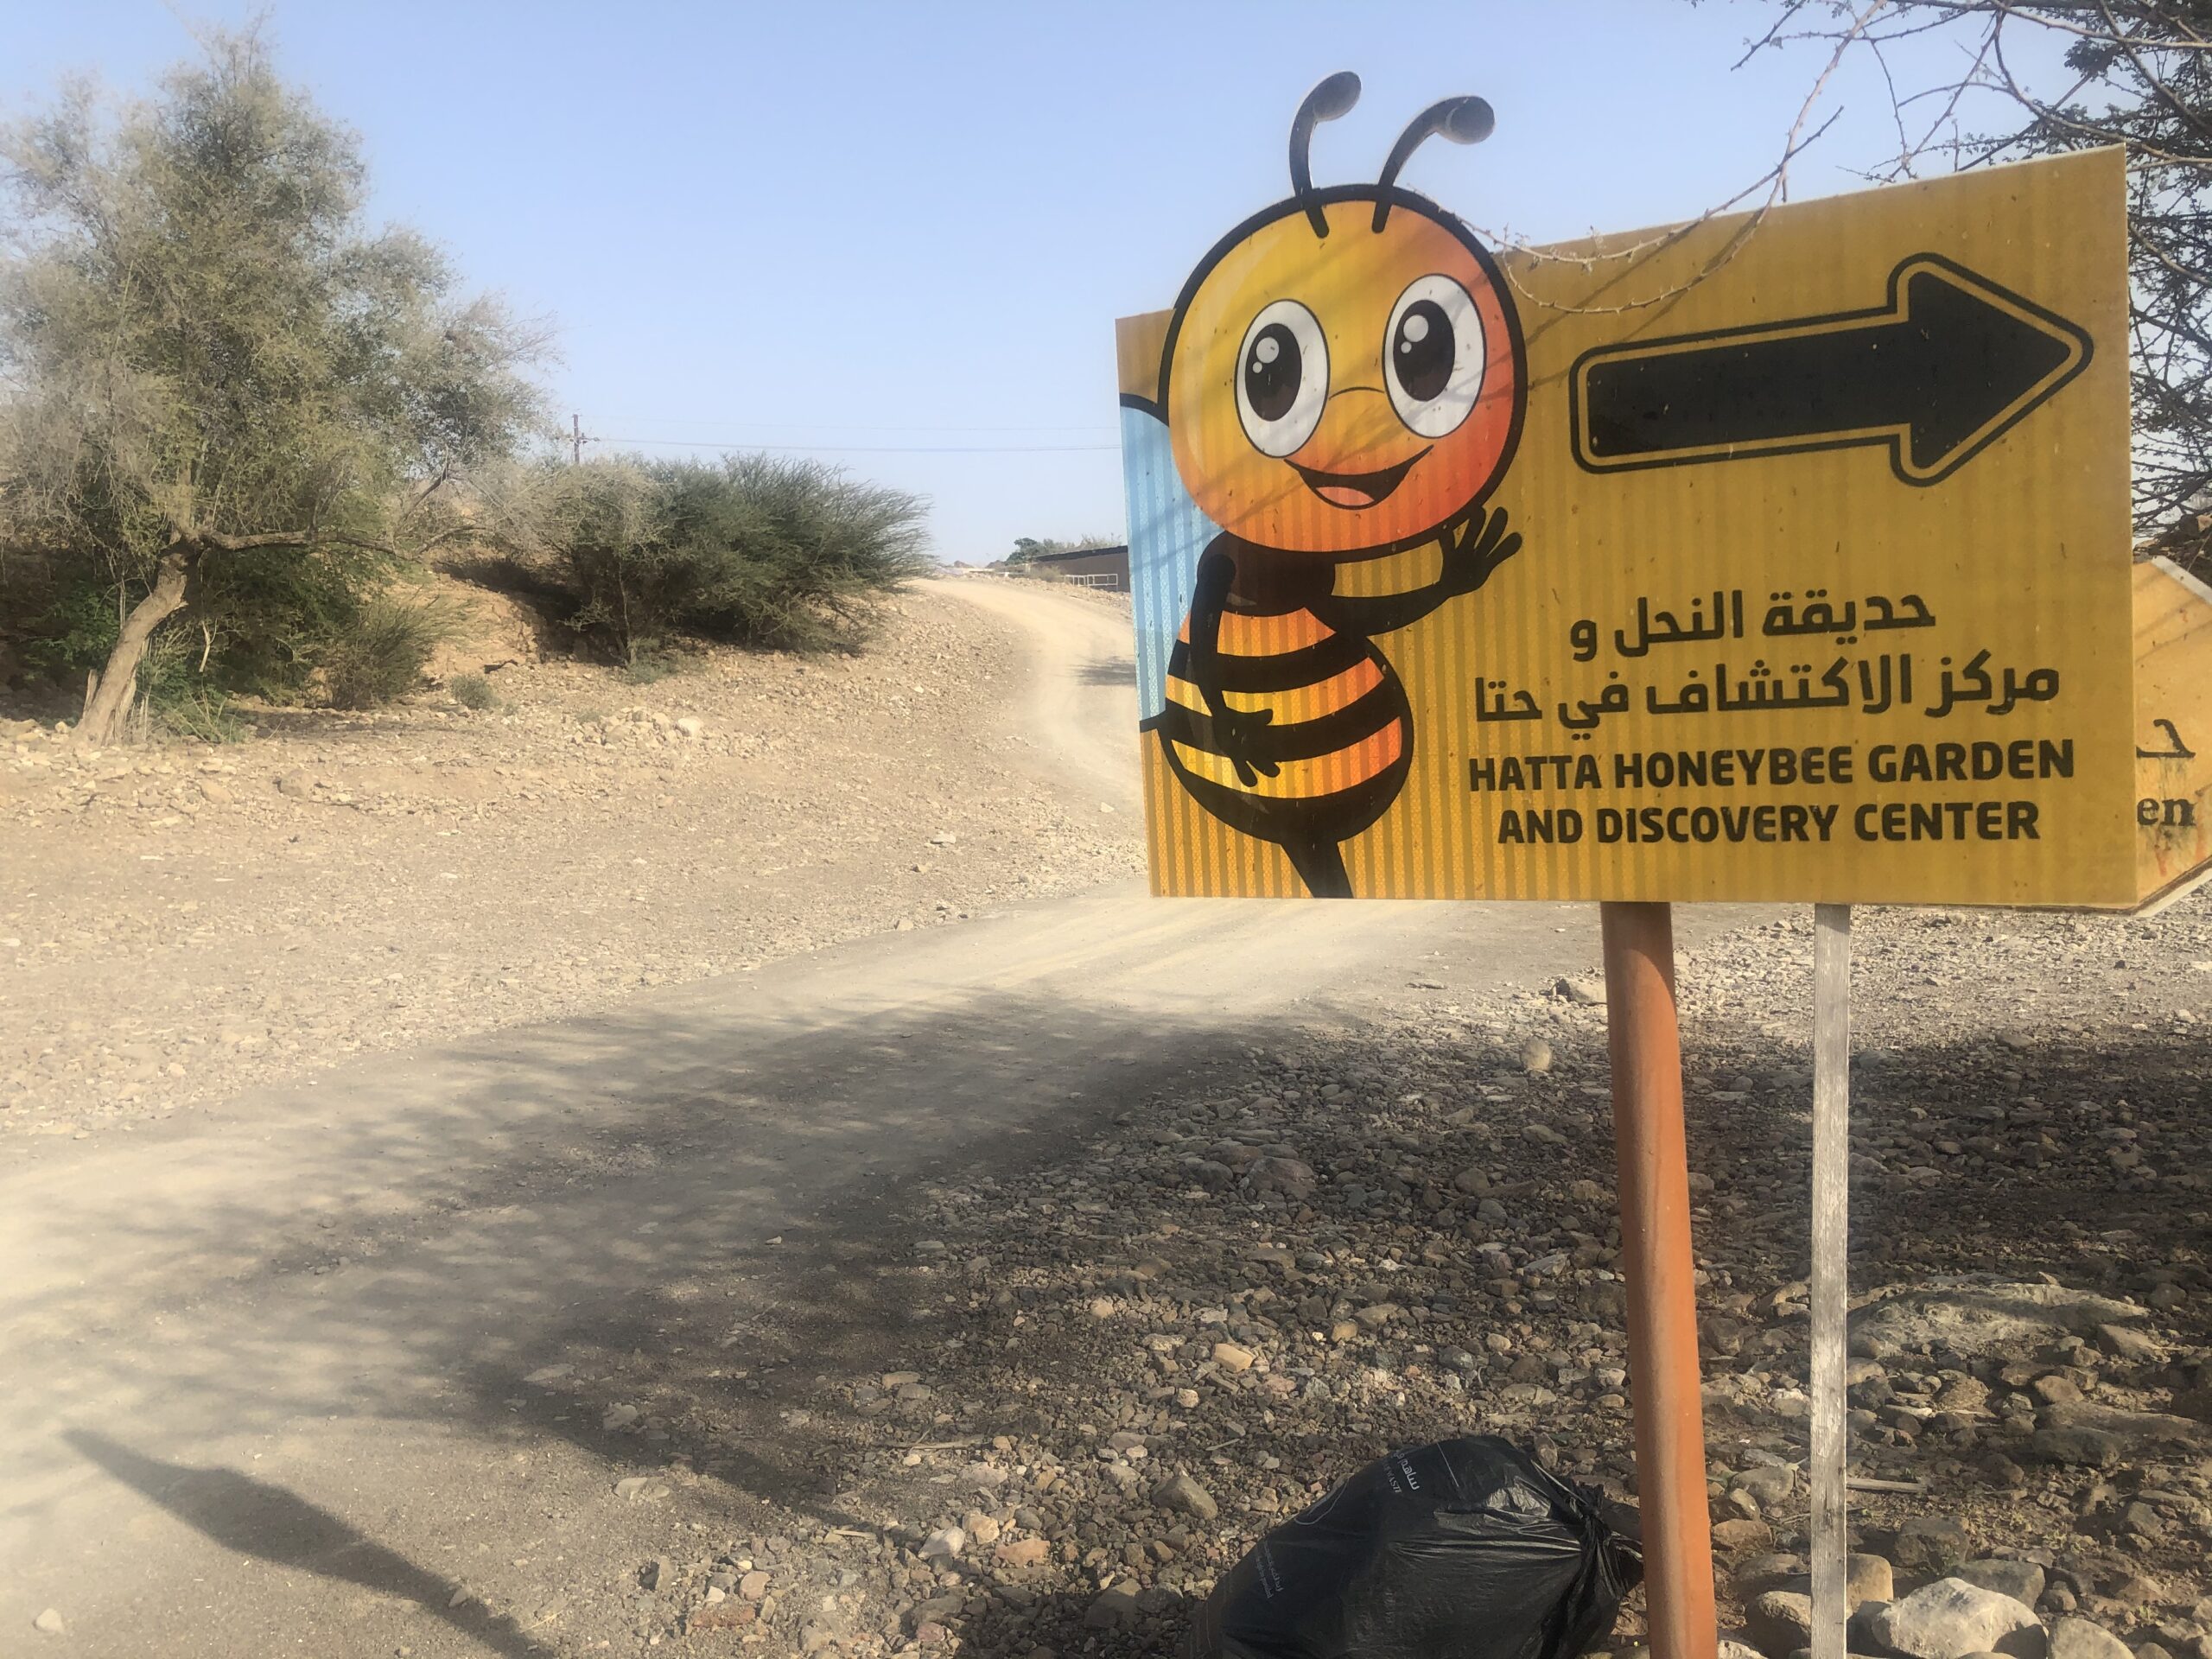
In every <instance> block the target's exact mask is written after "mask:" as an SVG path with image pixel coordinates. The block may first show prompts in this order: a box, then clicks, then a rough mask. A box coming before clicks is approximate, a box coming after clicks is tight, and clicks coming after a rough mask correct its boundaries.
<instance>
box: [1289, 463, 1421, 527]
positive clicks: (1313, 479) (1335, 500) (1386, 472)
mask: <svg viewBox="0 0 2212 1659" xmlns="http://www.w3.org/2000/svg"><path fill="white" fill-rule="evenodd" d="M1427 453H1428V451H1427V450H1426V449H1422V450H1420V451H1418V452H1417V453H1415V454H1410V455H1408V456H1407V457H1406V458H1405V459H1404V460H1403V461H1400V462H1399V463H1398V464H1397V465H1396V466H1395V467H1384V468H1383V470H1382V471H1380V472H1377V473H1325V472H1321V471H1319V469H1318V468H1315V467H1300V466H1299V465H1298V463H1297V462H1296V461H1292V462H1291V463H1290V464H1291V465H1292V466H1293V467H1296V468H1297V471H1298V475H1299V477H1300V478H1302V479H1304V480H1306V488H1307V489H1309V490H1311V491H1313V493H1314V494H1316V495H1318V496H1319V497H1320V498H1321V499H1323V500H1324V501H1325V502H1327V503H1328V504H1329V505H1331V506H1332V507H1342V508H1344V510H1345V511H1346V512H1356V511H1357V510H1358V509H1359V508H1361V507H1371V506H1374V505H1376V504H1377V503H1378V502H1380V501H1383V500H1384V499H1386V498H1388V497H1389V493H1390V492H1391V491H1393V490H1395V489H1396V488H1397V487H1398V486H1399V485H1401V484H1402V483H1403V482H1405V478H1406V474H1408V473H1409V472H1411V471H1413V469H1414V462H1415V461H1419V460H1420V459H1421V456H1423V455H1426V454H1427Z"/></svg>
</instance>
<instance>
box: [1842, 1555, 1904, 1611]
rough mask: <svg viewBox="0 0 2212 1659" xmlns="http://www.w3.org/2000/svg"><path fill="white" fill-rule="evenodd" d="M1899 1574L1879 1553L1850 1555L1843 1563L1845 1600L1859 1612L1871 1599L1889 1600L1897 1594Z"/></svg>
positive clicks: (1850, 1608)
mask: <svg viewBox="0 0 2212 1659" xmlns="http://www.w3.org/2000/svg"><path fill="white" fill-rule="evenodd" d="M1896 1594H1897V1574H1896V1573H1894V1572H1892V1571H1891V1567H1890V1564H1889V1563H1888V1562H1887V1561H1885V1560H1883V1559H1882V1558H1881V1557H1880V1556H1879V1555H1856V1554H1854V1555H1848V1556H1846V1557H1845V1558H1844V1563H1843V1600H1844V1605H1845V1606H1846V1607H1847V1608H1848V1609H1849V1610H1850V1611H1853V1612H1854V1613H1855V1612H1857V1611H1859V1609H1860V1608H1861V1607H1863V1606H1865V1605H1866V1604H1867V1603H1868V1602H1870V1601H1888V1600H1890V1599H1892V1598H1893V1597H1895V1596H1896Z"/></svg>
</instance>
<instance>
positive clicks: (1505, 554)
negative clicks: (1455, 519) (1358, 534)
mask: <svg viewBox="0 0 2212 1659" xmlns="http://www.w3.org/2000/svg"><path fill="white" fill-rule="evenodd" d="M1440 543H1441V545H1442V547H1443V550H1444V568H1443V569H1441V570H1440V571H1439V572H1438V573H1437V577H1436V580H1435V581H1434V582H1430V583H1429V584H1428V585H1427V587H1425V588H1414V590H1413V591H1412V592H1410V593H1404V594H1357V595H1355V594H1331V595H1330V596H1329V597H1328V598H1327V599H1326V600H1324V601H1321V604H1320V606H1319V607H1318V608H1319V612H1320V614H1321V615H1322V616H1323V617H1325V619H1326V620H1328V622H1329V624H1330V626H1332V627H1338V628H1349V629H1351V630H1352V631H1353V632H1357V633H1364V634H1369V635H1373V634H1377V633H1389V632H1392V631H1393V630H1394V629H1397V628H1403V627H1408V626H1411V625H1412V624H1414V623H1415V622H1418V621H1420V620H1421V618H1423V617H1424V616H1427V614H1428V613H1430V612H1431V611H1433V610H1434V609H1435V608H1436V607H1438V606H1440V605H1441V604H1443V603H1444V602H1445V601H1446V600H1450V599H1458V598H1459V596H1460V595H1461V594H1471V593H1473V592H1474V591H1475V590H1476V589H1477V588H1480V587H1481V586H1482V585H1483V584H1484V582H1488V581H1489V580H1490V579H1491V574H1492V573H1493V572H1494V571H1496V570H1497V568H1498V566H1500V565H1502V564H1503V563H1505V562H1506V561H1507V560H1508V559H1510V558H1511V557H1512V556H1514V555H1515V554H1516V553H1518V552H1519V551H1520V550H1521V532H1520V531H1517V530H1516V531H1508V530H1507V529H1506V528H1505V509H1504V508H1503V507H1500V508H1498V509H1497V511H1496V512H1484V511H1483V510H1482V509H1481V508H1479V507H1478V508H1477V509H1476V510H1475V512H1474V513H1473V515H1472V516H1471V517H1470V518H1468V519H1467V520H1466V522H1465V524H1460V525H1459V526H1457V527H1456V528H1454V529H1452V530H1447V531H1445V533H1444V535H1443V536H1442V537H1440Z"/></svg>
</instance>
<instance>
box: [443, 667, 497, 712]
mask: <svg viewBox="0 0 2212 1659" xmlns="http://www.w3.org/2000/svg"><path fill="white" fill-rule="evenodd" d="M446 690H448V691H450V692H452V693H453V700H454V702H457V703H459V704H460V705H461V707H462V708H464V709H475V710H476V711H477V712H478V713H479V714H483V713H486V712H487V711H488V710H491V709H497V708H498V707H499V693H498V692H497V691H494V690H493V689H492V682H491V681H489V680H487V679H486V678H485V677H484V676H482V675H481V674H460V675H456V676H454V679H453V682H452V683H450V684H448V686H447V687H446Z"/></svg>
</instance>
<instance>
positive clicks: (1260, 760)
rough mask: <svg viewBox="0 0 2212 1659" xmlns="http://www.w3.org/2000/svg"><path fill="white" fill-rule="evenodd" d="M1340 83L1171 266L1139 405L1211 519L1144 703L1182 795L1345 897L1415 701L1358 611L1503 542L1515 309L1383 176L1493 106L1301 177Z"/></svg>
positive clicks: (1485, 558)
mask: <svg viewBox="0 0 2212 1659" xmlns="http://www.w3.org/2000/svg"><path fill="white" fill-rule="evenodd" d="M1358 97H1359V79H1358V77H1357V76H1356V75H1353V74H1351V73H1341V74H1335V75H1332V76H1330V77H1329V78H1328V79H1326V80H1324V81H1323V82H1322V83H1321V84H1320V85H1319V86H1316V87H1315V88H1314V89H1313V92H1310V93H1308V94H1307V95H1306V100H1305V102H1304V103H1303V104H1301V105H1300V106H1299V111H1298V114H1297V118H1295V120H1294V121H1293V123H1292V124H1291V132H1290V177H1291V186H1292V194H1291V195H1290V197H1289V199H1288V200H1285V201H1281V202H1278V203H1277V204H1275V205H1274V207H1269V208H1267V209H1266V210H1265V211H1263V212H1262V213H1256V214H1255V215H1253V217H1251V218H1250V219H1246V220H1245V221H1244V222H1243V224H1242V225H1239V226H1237V227H1236V229H1235V230H1233V231H1231V232H1230V233H1229V234H1228V235H1227V236H1225V237H1224V238H1222V239H1221V241H1220V242H1218V243H1217V244H1216V245H1215V246H1214V248H1213V250H1212V251H1211V252H1210V253H1208V254H1207V255H1206V256H1205V258H1204V259H1203V260H1202V261H1200V262H1199V264H1198V269H1197V270H1194V271H1193V272H1192V274H1191V277H1190V279H1189V280H1188V281H1187V282H1186V283H1185V284H1184V287H1183V290H1182V293H1181V295H1180V296H1179V298H1178V300H1177V302H1176V305H1175V309H1174V313H1173V321H1171V322H1170V323H1169V325H1168V327H1167V332H1166V341H1165V345H1164V347H1163V350H1162V354H1161V360H1160V378H1159V382H1158V385H1159V386H1160V391H1161V396H1160V401H1159V403H1158V404H1156V405H1151V406H1150V407H1149V410H1148V411H1147V412H1150V413H1152V414H1154V415H1156V416H1160V418H1163V419H1164V420H1165V422H1166V441H1167V443H1168V446H1169V448H1170V449H1171V450H1172V453H1173V458H1174V467H1175V471H1176V472H1177V473H1178V474H1179V475H1180V477H1181V480H1182V484H1183V486H1184V488H1185V490H1186V491H1187V492H1188V494H1189V497H1190V499H1191V501H1192V503H1193V504H1194V505H1196V507H1197V508H1198V510H1199V511H1200V512H1202V513H1203V514H1204V516H1205V520H1206V521H1207V522H1208V523H1209V524H1211V525H1212V526H1214V527H1216V528H1217V530H1218V531H1219V533H1218V534H1217V535H1215V536H1214V537H1212V539H1211V542H1210V543H1208V544H1207V545H1206V546H1205V551H1204V552H1203V554H1201V555H1200V556H1199V558H1198V568H1197V571H1196V577H1195V582H1194V585H1193V587H1192V597H1191V602H1190V607H1189V611H1188V613H1187V614H1186V616H1185V619H1184V621H1183V625H1182V627H1181V629H1180V631H1179V633H1178V635H1177V637H1176V639H1175V641H1174V643H1173V648H1172V652H1170V653H1169V655H1168V658H1167V663H1166V696H1165V701H1164V703H1163V704H1162V706H1161V708H1160V712H1159V713H1158V714H1157V715H1155V716H1154V717H1153V718H1151V719H1149V720H1147V721H1145V722H1144V724H1145V725H1146V727H1147V728H1149V729H1151V730H1152V731H1154V733H1155V734H1157V737H1158V741H1159V742H1160V747H1161V749H1162V751H1163V753H1164V754H1165V757H1166V762H1167V765H1168V766H1169V767H1170V769H1171V770H1172V771H1173V773H1174V775H1175V777H1176V778H1177V779H1179V782H1180V783H1181V785H1182V786H1183V787H1184V788H1185V790H1187V791H1189V792H1190V793H1191V795H1192V797H1193V798H1195V799H1196V800H1197V801H1198V803H1199V804H1200V805H1201V806H1202V807H1204V808H1205V810H1206V811H1208V812H1209V813H1211V815H1212V816H1214V817H1217V818H1218V819H1220V820H1221V821H1222V822H1224V823H1227V824H1229V825H1230V826H1231V827H1233V828H1235V829H1238V830H1241V831H1243V833H1244V834H1247V835H1249V836H1256V837H1258V838H1260V839H1262V840H1265V841H1269V842H1274V843H1276V844H1277V845H1279V846H1281V848H1282V849H1283V850H1284V851H1285V852H1286V853H1287V855H1289V858H1290V861H1291V863H1292V865H1293V867H1294V868H1295V869H1296V870H1297V872H1298V874H1299V876H1300V879H1301V880H1303V881H1304V882H1305V884H1306V888H1307V890H1308V891H1309V892H1311V893H1313V894H1314V895H1315V896H1316V897H1320V898H1349V897H1351V881H1350V878H1349V877H1348V875H1347V874H1346V872H1345V868H1344V855H1343V852H1342V850H1341V843H1343V842H1345V841H1347V840H1349V839H1351V837H1352V836H1357V835H1358V834H1359V833H1360V832H1361V831H1362V830H1363V829H1366V828H1367V827H1368V826H1369V825H1370V824H1372V823H1374V822H1375V821H1376V819H1377V818H1378V817H1381V816H1382V815H1383V812H1384V810H1387V809H1388V808H1389V804H1390V803H1391V802H1392V801H1393V800H1394V799H1395V798H1396V796H1397V794H1398V791H1399V790H1400V788H1401V787H1402V785H1403V784H1404V782H1405V779H1406V775H1407V772H1408V770H1409V768H1410V766H1411V765H1412V760H1413V753H1414V747H1413V746H1414V729H1413V711H1412V709H1411V707H1410V705H1409V704H1408V700H1407V696H1406V691H1405V688H1404V686H1403V684H1402V683H1401V682H1400V680H1399V678H1398V676H1397V674H1396V673H1395V671H1393V669H1392V668H1391V666H1390V663H1389V658H1386V657H1385V656H1384V655H1383V652H1381V651H1380V650H1379V649H1378V648H1377V647H1376V643H1375V640H1376V636H1378V635H1381V634H1387V633H1389V632H1393V631H1394V630H1396V629H1399V628H1403V627H1405V626H1408V624H1410V623H1413V622H1416V621H1418V620H1421V618H1422V617H1425V616H1427V615H1428V614H1429V613H1431V612H1432V611H1433V610H1435V609H1436V608H1437V607H1439V606H1440V605H1443V604H1444V603H1446V601H1450V600H1452V599H1455V598H1458V597H1459V596H1460V595H1461V594H1471V593H1473V592H1474V591H1475V590H1476V589H1477V588H1480V587H1481V586H1482V585H1483V583H1484V582H1485V581H1486V580H1488V578H1489V577H1490V575H1491V573H1492V572H1493V571H1495V570H1496V569H1497V568H1498V567H1499V566H1500V565H1502V564H1503V563H1504V562H1505V561H1506V560H1508V559H1510V558H1511V557H1512V556H1514V554H1515V553H1516V552H1517V551H1519V550H1520V547H1521V537H1520V536H1519V534H1518V533H1517V532H1509V531H1507V529H1506V526H1505V515H1504V513H1503V512H1502V511H1501V512H1484V506H1483V504H1484V501H1485V500H1486V499H1488V498H1489V496H1490V494H1491V492H1492V491H1493V490H1494V489H1495V488H1496V487H1497V482H1498V480H1499V479H1500V478H1501V477H1503V474H1504V473H1505V469H1506V467H1507V465H1508V463H1509V462H1510V461H1511V460H1512V457H1513V451H1514V447H1515V444H1516V441H1517V440H1518V438H1519V435H1520V430H1521V420H1522V406H1523V404H1524V402H1525V397H1526V387H1525V378H1526V377H1525V372H1524V369H1523V356H1522V340H1521V329H1520V323H1519V321H1518V319H1517V318H1516V315H1515V313H1514V308H1513V303H1512V301H1511V300H1510V297H1509V296H1508V293H1507V289H1506V287H1505V283H1504V282H1503V278H1502V277H1500V275H1499V273H1498V270H1497V265H1496V264H1495V263H1494V262H1493V261H1492V259H1491V256H1490V254H1489V252H1488V251H1486V250H1485V249H1484V248H1483V247H1482V246H1481V245H1480V244H1479V243H1478V242H1477V241H1476V240H1475V238H1474V237H1473V235H1472V234H1471V232H1469V231H1468V229H1467V227H1466V226H1464V225H1462V224H1460V223H1459V220H1458V219H1454V218H1452V216H1451V215H1449V214H1447V213H1445V212H1444V211H1443V210H1442V209H1441V208H1440V207H1437V206H1436V204H1435V203H1433V202H1432V201H1430V200H1427V198H1425V197H1422V196H1420V195H1417V194H1414V193H1413V192H1412V191H1409V190H1406V189H1402V188H1400V187H1399V186H1398V184H1397V182H1396V180H1397V177H1398V174H1399V172H1400V170H1401V169H1402V168H1403V167H1404V166H1405V164H1406V162H1407V160H1408V158H1409V157H1410V156H1412V155H1413V153H1414V150H1415V149H1417V148H1418V147H1419V146H1420V145H1421V143H1423V142H1424V141H1425V140H1427V139H1428V138H1430V137H1435V136H1437V135H1439V134H1440V135H1442V136H1443V137H1446V138H1447V139H1450V140H1451V141H1452V142H1453V143H1462V144H1467V143H1478V142H1480V141H1481V140H1482V139H1484V138H1485V137H1489V135H1490V132H1491V128H1492V126H1493V124H1494V119H1493V117H1492V114H1491V107H1490V105H1488V104H1486V103H1484V101H1483V100H1482V99H1478V98H1454V99H1446V100H1445V101H1444V102H1442V103H1440V104H1437V105H1433V106H1432V107H1430V108H1429V109H1427V110H1425V111H1422V112H1421V115H1420V116H1418V117H1417V118H1415V119H1414V122H1413V124H1411V125H1410V126H1408V128H1407V129H1406V130H1405V132H1404V133H1403V134H1402V136H1401V137H1399V139H1398V141H1397V143H1396V144H1395V145H1394V146H1393V147H1392V149H1391V150H1390V155H1389V161H1388V162H1387V163H1386V164H1385V165H1384V167H1383V174H1382V178H1381V180H1380V181H1378V182H1377V183H1376V184H1374V185H1341V186H1335V187H1332V188H1324V189H1316V188H1314V186H1313V178H1312V174H1311V170H1310V168H1309V165H1308V159H1307V157H1308V150H1309V148H1310V145H1311V142H1312V138H1313V129H1314V127H1315V125H1316V124H1318V123H1319V122H1323V121H1329V120H1333V119H1335V118H1338V117H1339V116H1341V115H1343V114H1344V113H1345V112H1346V111H1349V110H1350V109H1351V107H1352V105H1353V104H1354V103H1356V102H1357V99H1358ZM1430 544H1433V546H1434V547H1435V548H1436V550H1438V554H1439V556H1440V568H1439V572H1438V575H1436V577H1435V579H1434V580H1433V582H1429V583H1428V584H1427V585H1426V586H1424V587H1421V588H1417V589H1415V590H1414V591H1411V592H1407V593H1401V594H1350V593H1341V592H1338V582H1337V573H1338V570H1339V569H1342V568H1343V567H1344V566H1345V565H1348V564H1351V563H1356V562H1358V561H1362V560H1369V559H1376V558H1380V557H1383V556H1386V555H1390V554H1396V553H1403V552H1407V551H1409V550H1414V549H1418V548H1421V547H1423V546H1426V545H1430Z"/></svg>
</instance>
